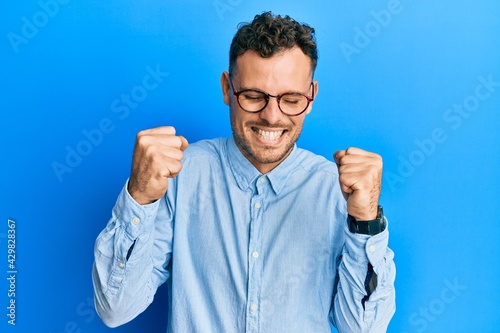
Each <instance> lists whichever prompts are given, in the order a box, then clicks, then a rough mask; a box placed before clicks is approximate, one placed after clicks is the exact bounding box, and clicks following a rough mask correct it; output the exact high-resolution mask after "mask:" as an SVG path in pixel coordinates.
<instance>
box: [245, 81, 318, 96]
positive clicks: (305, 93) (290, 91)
mask: <svg viewBox="0 0 500 333" xmlns="http://www.w3.org/2000/svg"><path fill="white" fill-rule="evenodd" d="M311 83H313V81H311V82H310V83H309V88H308V89H307V91H305V92H301V91H298V90H287V91H285V92H283V93H281V94H276V95H274V94H270V93H268V92H267V91H264V90H262V89H258V88H247V87H240V90H239V92H243V91H248V90H250V91H258V92H261V93H264V94H269V95H271V96H280V95H285V94H299V95H307V93H308V92H309V89H310V87H311Z"/></svg>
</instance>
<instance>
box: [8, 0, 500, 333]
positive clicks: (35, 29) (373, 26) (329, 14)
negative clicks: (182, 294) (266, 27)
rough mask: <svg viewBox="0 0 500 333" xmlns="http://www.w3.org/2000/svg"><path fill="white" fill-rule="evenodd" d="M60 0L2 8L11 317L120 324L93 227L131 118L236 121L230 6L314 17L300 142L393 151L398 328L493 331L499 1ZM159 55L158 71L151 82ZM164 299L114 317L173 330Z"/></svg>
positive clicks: (131, 129) (195, 123) (113, 191)
mask: <svg viewBox="0 0 500 333" xmlns="http://www.w3.org/2000/svg"><path fill="white" fill-rule="evenodd" d="M54 1H55V0H41V1H39V2H37V1H22V2H20V3H17V2H8V3H6V4H4V10H2V11H1V12H0V33H1V38H0V52H1V53H0V54H1V59H2V61H1V62H0V69H1V71H0V73H1V76H0V77H1V81H0V82H1V83H0V84H1V104H0V108H1V120H0V135H1V139H0V145H1V152H2V163H1V173H0V186H1V187H0V199H1V200H0V249H1V251H0V267H1V268H2V270H1V272H0V276H4V277H3V278H1V280H0V305H1V306H0V309H3V310H0V331H1V332H49V333H50V332H52V333H61V332H65V333H69V332H108V331H111V330H110V329H108V328H106V327H105V326H104V325H103V324H102V323H101V321H100V319H99V318H98V317H97V316H96V314H95V312H94V310H93V305H92V282H91V267H92V262H93V245H94V240H95V238H96V236H97V235H98V233H99V231H100V230H101V229H102V228H104V226H105V224H106V223H107V221H108V219H109V217H110V211H111V208H112V207H113V204H114V202H115V199H116V196H117V195H118V193H119V191H120V189H121V188H122V186H123V184H124V182H125V180H126V178H127V177H128V174H129V171H130V164H131V156H132V149H133V144H134V140H135V135H136V133H137V132H138V131H139V130H141V129H146V128H151V127H156V126H159V125H174V126H175V127H176V128H177V130H178V132H179V133H180V134H182V135H184V136H185V137H186V138H187V139H188V140H189V141H196V140H199V139H203V138H212V137H219V136H229V135H230V134H231V132H230V126H229V116H228V110H227V108H226V106H225V105H223V103H222V95H221V92H220V87H219V77H220V74H221V72H222V71H223V70H226V69H227V63H228V49H229V44H230V41H231V38H232V36H233V35H234V33H235V31H236V26H237V24H238V23H240V22H247V21H250V20H251V19H252V18H253V16H254V15H255V14H256V13H261V12H262V11H264V10H273V11H274V12H276V13H281V14H289V15H291V16H292V17H294V18H296V19H297V20H298V21H301V22H307V23H309V24H310V25H312V26H313V27H315V28H316V31H317V41H318V46H319V51H320V59H319V64H318V68H317V72H316V79H317V80H318V81H319V84H320V92H319V95H318V98H317V100H316V102H315V104H314V110H313V112H312V113H311V114H310V115H309V116H308V117H307V119H306V124H305V128H304V131H303V135H302V137H301V139H300V141H299V145H300V146H301V147H303V148H307V149H310V150H312V151H314V152H316V153H318V154H321V155H324V156H326V157H327V158H331V155H332V153H333V152H334V151H336V150H338V149H345V148H346V147H348V146H358V147H362V148H364V149H367V150H372V151H376V152H378V153H380V154H381V155H383V157H384V161H385V165H384V187H383V193H382V198H381V203H382V204H383V205H384V209H385V212H386V215H387V216H388V217H389V219H390V223H391V224H390V230H391V239H390V247H391V248H392V249H393V250H394V251H395V253H396V259H395V260H396V264H397V280H396V288H397V312H396V315H395V316H394V318H393V320H392V322H391V324H390V327H389V332H408V333H409V332H495V331H496V332H498V327H499V326H500V315H499V311H498V298H499V297H500V292H499V290H500V289H499V288H498V283H499V282H498V277H499V276H500V265H499V261H498V248H499V245H500V242H499V235H500V223H498V217H499V216H500V208H499V207H500V205H499V197H500V190H499V188H500V180H499V178H498V177H497V176H496V175H495V171H497V170H498V169H499V167H500V157H499V154H498V153H499V148H498V146H499V143H500V135H499V131H498V125H500V122H499V120H500V113H499V111H500V34H499V31H500V2H498V1H494V0H490V1H487V0H483V1H473V0H460V1H451V0H446V1H430V0H419V1H417V0H413V1H410V0H400V1H396V0H394V1H373V0H372V1H368V0H355V1H333V2H332V1H315V2H313V1H308V2H304V1H301V2H294V1H284V0H283V1H272V2H271V3H270V2H269V1H257V0H255V1H250V0H222V1H212V0H204V1H186V0H183V1H157V0H149V1H143V2H137V1H134V2H133V1H113V0H111V1H96V0H92V1H90V0H89V1H76V0H74V1H68V0H64V1H63V0H60V1H61V2H60V3H59V2H54ZM44 4H51V5H44ZM54 4H56V5H54ZM388 13H389V14H390V16H389V15H387V14H388ZM384 14H385V15H384ZM150 70H159V71H160V72H161V73H162V74H161V75H162V76H161V77H159V78H158V82H157V87H155V88H154V89H153V88H151V85H149V86H148V87H149V88H151V89H149V90H147V89H145V88H144V87H143V80H144V79H145V78H146V77H147V75H148V71H150ZM167 73H168V74H167ZM488 80H489V81H493V82H494V83H493V84H491V83H490V84H489V85H485V84H484V81H488ZM148 82H149V83H150V84H152V83H153V82H154V81H153V80H150V81H148ZM495 82H496V83H495ZM124 95H131V96H135V101H132V102H134V103H132V102H131V103H129V105H127V104H125V102H123V101H122V98H123V96H124ZM464 104H465V106H464ZM454 105H462V109H463V110H465V111H463V112H462V115H460V113H457V111H454V109H453V108H454ZM455 110H456V109H455ZM467 110H470V111H467ZM100 126H101V127H100ZM97 131H99V132H100V133H101V134H99V133H98V132H97ZM85 133H87V135H89V133H91V134H92V135H93V136H91V137H92V138H93V139H92V141H91V140H89V139H88V138H87V136H86V135H85ZM71 151H73V153H70V152H71ZM75 151H76V153H79V155H80V157H79V158H77V157H75V156H74V155H72V154H74V152H75ZM68 155H72V157H71V156H70V157H68ZM67 159H68V160H67ZM63 165H64V166H66V167H65V168H63V169H55V166H59V168H60V167H61V166H63ZM57 170H59V171H57ZM9 218H10V219H14V220H15V221H16V224H17V227H16V237H17V238H16V241H17V243H16V245H17V247H16V256H17V257H16V266H17V267H16V268H17V270H18V273H17V280H16V304H17V308H16V310H17V312H16V316H17V317H16V326H15V327H13V326H12V325H9V324H7V320H8V319H9V318H8V317H7V316H6V314H7V313H8V309H6V307H7V306H8V304H9V303H8V302H9V298H8V297H7V292H8V289H9V285H8V283H7V280H6V278H7V277H8V274H7V271H8V266H7V233H8V230H7V229H8V228H7V220H8V219H9ZM166 300H167V298H166V288H164V287H162V288H160V289H159V291H158V294H157V298H156V299H155V302H154V303H153V304H152V305H151V306H150V307H149V308H148V310H147V311H146V312H145V313H143V314H142V315H140V316H139V317H138V318H137V319H136V320H134V321H133V322H131V323H129V324H127V325H125V326H122V327H120V328H118V329H115V330H114V332H150V333H156V332H162V333H163V332H165V327H166V322H167V318H166V310H167V304H166V303H167V302H166ZM290 320H293V318H290Z"/></svg>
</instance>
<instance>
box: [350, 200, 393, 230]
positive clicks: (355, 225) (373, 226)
mask: <svg viewBox="0 0 500 333" xmlns="http://www.w3.org/2000/svg"><path fill="white" fill-rule="evenodd" d="M347 225H348V226H349V231H350V232H353V233H355V234H363V235H370V236H373V235H376V234H378V233H381V232H382V231H384V230H385V227H386V225H385V219H384V210H383V209H382V206H378V211H377V218H376V219H375V220H367V221H356V219H355V218H354V216H351V215H347Z"/></svg>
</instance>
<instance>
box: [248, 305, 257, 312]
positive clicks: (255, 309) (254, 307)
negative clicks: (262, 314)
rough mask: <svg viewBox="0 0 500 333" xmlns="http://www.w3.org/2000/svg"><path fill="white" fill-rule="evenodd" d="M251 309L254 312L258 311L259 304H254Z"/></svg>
mask: <svg viewBox="0 0 500 333" xmlns="http://www.w3.org/2000/svg"><path fill="white" fill-rule="evenodd" d="M250 309H251V310H252V312H255V311H257V304H252V306H251V307H250Z"/></svg>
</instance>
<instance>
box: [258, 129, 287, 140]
mask: <svg viewBox="0 0 500 333" xmlns="http://www.w3.org/2000/svg"><path fill="white" fill-rule="evenodd" d="M256 132H257V134H258V135H259V136H260V137H261V138H263V139H264V140H268V141H273V140H276V139H279V138H280V136H281V135H282V134H283V131H263V130H261V129H257V130H256Z"/></svg>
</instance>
